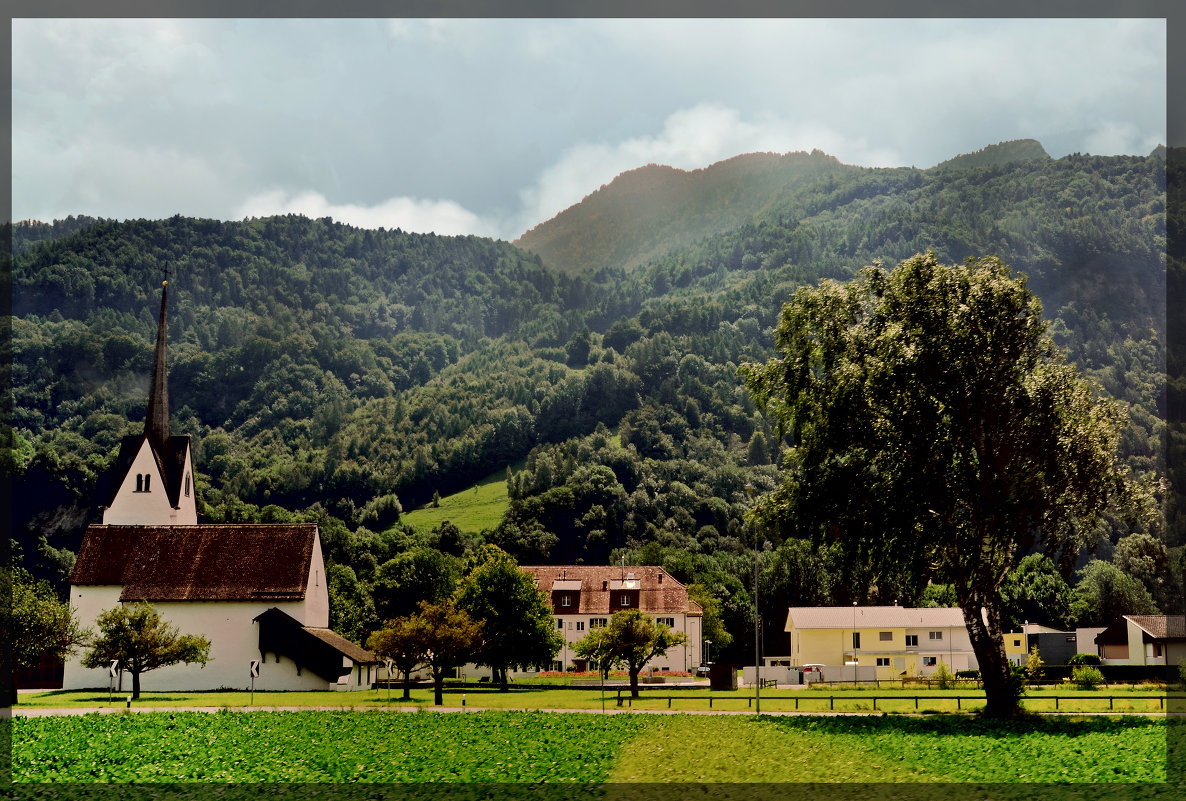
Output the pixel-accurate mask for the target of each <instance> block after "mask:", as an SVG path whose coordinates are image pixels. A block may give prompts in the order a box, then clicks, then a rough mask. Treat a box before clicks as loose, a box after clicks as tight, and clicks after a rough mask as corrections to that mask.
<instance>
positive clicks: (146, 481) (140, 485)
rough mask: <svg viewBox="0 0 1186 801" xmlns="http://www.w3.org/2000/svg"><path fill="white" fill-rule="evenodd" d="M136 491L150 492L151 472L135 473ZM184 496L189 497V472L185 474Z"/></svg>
mask: <svg viewBox="0 0 1186 801" xmlns="http://www.w3.org/2000/svg"><path fill="white" fill-rule="evenodd" d="M136 492H152V474H151V473H137V474H136ZM185 497H187V498H188V497H189V473H186V474H185Z"/></svg>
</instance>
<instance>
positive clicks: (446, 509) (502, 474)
mask: <svg viewBox="0 0 1186 801" xmlns="http://www.w3.org/2000/svg"><path fill="white" fill-rule="evenodd" d="M513 467H514V466H512V468H513ZM506 478H507V476H506V471H505V470H501V471H498V472H495V473H491V474H490V475H488V476H487V477H486V478H484V479H482V480H481V481H479V482H478V483H477V484H475V485H473V486H472V487H467V488H466V489H463V490H462V491H461V492H455V493H453V494H452V495H446V496H443V497H442V498H441V505H440V506H439V507H429V506H425V507H422V508H420V509H415V510H413V511H411V512H406V513H404V514H403V515H401V516H400V521H401V522H403V523H408V524H409V525H412V526H415V527H416V528H419V529H428V530H431V529H434V528H436V527H437V526H439V525H440V524H441V523H443V522H445V521H446V520H448V521H449V522H451V523H452V524H453V525H455V526H457V527H458V528H459V529H461V530H462V531H465V532H469V533H474V534H476V533H478V532H479V531H482V530H483V529H488V528H494V527H495V526H497V525H498V523H499V521H501V520H502V514H503V512H505V511H506V508H507V502H508V500H509V499H508V497H507V481H506Z"/></svg>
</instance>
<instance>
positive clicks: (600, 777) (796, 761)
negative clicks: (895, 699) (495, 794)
mask: <svg viewBox="0 0 1186 801" xmlns="http://www.w3.org/2000/svg"><path fill="white" fill-rule="evenodd" d="M12 725H13V729H12V774H13V779H14V781H16V782H19V783H28V782H149V783H177V782H218V783H225V782H414V783H423V782H478V783H482V782H512V783H554V782H555V783H580V784H589V783H602V782H613V783H617V782H625V783H635V782H648V783H665V784H672V783H686V782H695V783H721V782H751V783H752V782H770V783H782V782H829V783H831V782H842V783H848V782H856V783H859V782H894V783H926V782H951V781H957V782H990V783H1016V782H1022V783H1043V782H1054V783H1102V782H1108V783H1111V782H1125V783H1133V782H1164V781H1165V777H1166V767H1165V766H1166V724H1165V721H1164V719H1155V718H1148V717H1090V718H1066V717H1063V718H1045V717H1043V718H1032V719H1025V720H1021V721H1014V722H1004V723H1001V722H991V721H984V720H979V719H975V718H969V717H956V716H938V717H902V716H893V715H890V716H862V717H814V716H804V717H782V718H773V717H754V716H715V715H714V716H709V715H640V714H633V715H631V714H618V715H600V714H580V713H559V712H510V711H487V712H474V713H444V714H430V713H415V712H413V713H402V712H384V711H371V712H351V711H332V712H325V711H300V712H236V711H229V710H228V711H221V712H215V713H199V712H181V711H174V712H170V711H165V710H162V711H157V712H151V713H143V714H131V715H126V714H88V715H81V716H73V717H67V716H49V717H38V718H24V717H18V718H14V719H13V721H12Z"/></svg>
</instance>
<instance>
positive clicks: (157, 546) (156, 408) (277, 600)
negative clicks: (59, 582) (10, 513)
mask: <svg viewBox="0 0 1186 801" xmlns="http://www.w3.org/2000/svg"><path fill="white" fill-rule="evenodd" d="M167 301H168V287H167V284H166V286H165V289H164V291H163V292H162V296H161V311H160V320H159V323H158V331H157V343H156V353H155V357H154V365H153V378H152V386H151V389H150V392H149V400H148V413H147V415H146V417H145V423H144V433H143V434H140V435H136V436H133V437H128V438H126V439H125V440H124V441H123V443H122V444H121V447H120V453H119V457H118V459H117V461H116V464H115V467H114V469H113V471H112V474H111V476H110V478H111V482H110V486H111V490H110V493H109V494H107V495H105V502H106V506H105V507H103V522H102V524H97V525H91V526H89V527H88V528H87V530H86V534H85V536H84V537H83V542H82V547H81V548H80V549H79V552H78V558H77V560H76V561H75V565H74V570H73V572H72V573H71V576H70V602H71V605H72V606H73V607H74V611H75V615H76V617H77V619H78V620H79V622H80V623H81V624H82V625H83V626H88V627H92V628H93V627H94V624H95V620H96V618H97V617H98V615H99V614H100V613H101V612H102V611H104V610H106V609H110V608H113V607H115V606H116V605H118V604H123V603H135V602H137V601H148V602H149V603H151V604H152V605H153V606H154V607H155V608H156V609H157V611H158V612H160V614H161V616H162V617H163V618H164V619H165V620H167V621H168V622H169V623H170V624H171V625H173V626H176V627H177V628H178V629H179V630H180V631H181V632H183V633H187V634H200V635H202V636H205V637H207V638H208V639H209V640H210V643H211V648H210V657H211V659H210V661H209V662H208V663H207V664H206V665H205V666H204V667H203V666H200V665H185V664H180V665H173V666H170V667H164V668H158V669H156V670H153V671H150V672H148V673H145V674H143V675H142V677H141V686H142V688H143V689H144V690H146V691H153V690H157V691H159V690H173V691H181V690H216V689H220V688H237V689H245V688H247V687H248V686H250V685H251V678H250V666H251V663H252V662H253V661H258V662H259V663H260V664H259V667H258V678H256V679H255V684H254V686H255V688H256V689H259V690H327V689H341V690H345V689H360V688H365V687H368V686H370V685H371V683H372V682H373V681H374V679H375V678H376V675H375V665H376V664H377V662H378V660H377V658H376V657H375V656H374V655H373V654H371V653H370V652H369V651H366V650H365V649H363V648H360V647H359V646H357V645H355V644H354V643H351V642H349V641H348V640H346V639H344V638H343V637H340V636H339V635H337V634H335V633H334V632H333V631H331V630H330V629H329V590H328V587H327V586H326V578H325V563H324V560H323V558H322V552H321V538H320V534H319V532H318V529H317V526H316V525H315V524H312V523H301V524H280V525H250V524H231V525H209V524H199V523H198V522H197V503H196V495H197V492H196V487H195V486H194V480H193V463H192V456H191V448H190V440H189V437H176V436H172V435H171V433H170V431H169V411H168V387H167V370H166V342H165V340H166V336H165V330H166V308H167ZM82 655H83V654H82V653H81V652H79V653H75V654H74V655H73V656H72V657H71V659H69V660H68V661H67V663H66V666H65V673H64V677H63V687H64V688H65V689H82V688H88V687H106V686H107V682H108V674H107V671H106V669H88V668H84V667H83V666H82V661H81V660H82Z"/></svg>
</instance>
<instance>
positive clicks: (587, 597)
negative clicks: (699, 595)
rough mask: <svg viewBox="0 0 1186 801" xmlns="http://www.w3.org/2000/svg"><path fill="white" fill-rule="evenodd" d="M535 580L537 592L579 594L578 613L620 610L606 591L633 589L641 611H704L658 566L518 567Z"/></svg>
mask: <svg viewBox="0 0 1186 801" xmlns="http://www.w3.org/2000/svg"><path fill="white" fill-rule="evenodd" d="M522 570H524V571H525V572H527V573H530V574H531V575H532V576H534V577H535V579H536V582H537V584H538V586H539V588H540V589H541V590H543V591H544V592H545V593H548V594H549V595H550V594H551V593H553V592H576V591H578V590H579V591H580V602H579V604H578V605H577V606H576V607H575V609H577V610H579V613H580V614H582V615H583V614H602V615H609V614H612V613H613V612H616V611H617V610H618V609H620V608H621V607H617V606H611V604H610V591H611V590H613V591H615V592H617V591H619V590H635V591H637V592H638V608H639V609H640V610H641V611H643V612H648V613H651V614H658V613H660V612H671V613H677V612H683V613H686V614H689V615H702V614H704V610H703V609H702V608H701V607H700V605H699V604H697V603H696V602H695V601H691V600H689V599H688V588H687V587H685V586H684V585H683V584H681V583H680V582H678V581H676V580H675V579H674V578H672V577H671V574H670V573H668V572H667V571H665V570H664V569H663V568H661V567H655V566H650V565H642V566H639V565H625V566H618V565H611V566H603V565H531V566H524V567H523V568H522Z"/></svg>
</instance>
